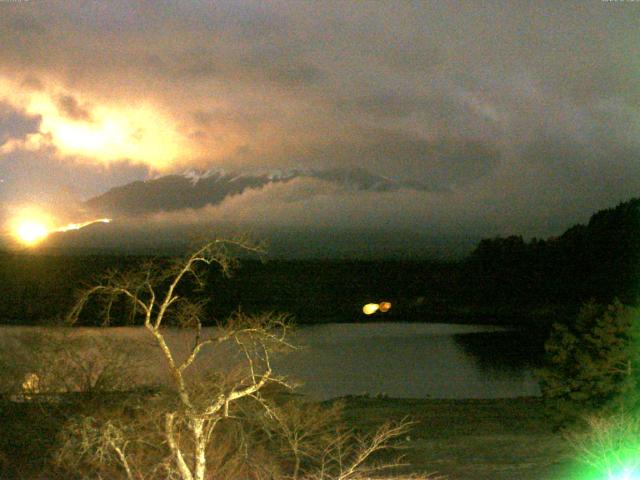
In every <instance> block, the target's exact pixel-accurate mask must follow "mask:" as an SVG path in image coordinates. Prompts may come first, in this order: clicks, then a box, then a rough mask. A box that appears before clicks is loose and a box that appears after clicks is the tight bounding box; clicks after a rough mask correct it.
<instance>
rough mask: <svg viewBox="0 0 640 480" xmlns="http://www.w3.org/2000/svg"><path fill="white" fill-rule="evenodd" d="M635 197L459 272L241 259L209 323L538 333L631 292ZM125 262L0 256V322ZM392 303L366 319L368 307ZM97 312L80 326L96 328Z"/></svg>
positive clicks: (57, 310) (637, 271)
mask: <svg viewBox="0 0 640 480" xmlns="http://www.w3.org/2000/svg"><path fill="white" fill-rule="evenodd" d="M639 209H640V199H633V200H630V201H628V202H625V203H621V204H620V205H618V206H617V207H615V208H611V209H607V210H602V211H599V212H597V213H596V214H594V215H593V216H592V217H591V219H590V220H589V222H588V224H587V225H576V226H573V227H571V228H569V229H568V230H567V231H566V232H565V233H564V234H562V235H561V236H559V237H554V238H548V239H535V238H534V239H532V240H530V241H525V240H524V239H523V238H522V237H521V236H510V237H506V238H494V239H485V240H482V241H481V242H480V243H479V245H478V246H477V248H476V249H475V250H474V251H473V252H472V253H471V255H470V256H469V257H468V258H466V259H465V260H463V261H460V262H453V261H450V262H442V261H424V260H421V261H406V260H378V261H362V260H291V261H286V260H274V261H268V262H266V263H263V262H260V261H258V260H252V259H249V260H245V261H243V262H242V264H241V266H240V268H239V269H238V270H237V271H236V272H235V274H234V275H233V276H232V277H231V278H229V279H226V278H222V277H220V276H219V275H214V274H213V273H215V272H212V275H211V279H210V280H211V283H210V285H209V286H208V287H207V290H205V291H202V292H200V295H201V296H202V298H203V299H206V300H207V301H208V307H207V308H208V314H209V318H210V319H211V321H212V322H213V321H216V320H223V319H224V318H225V317H226V316H227V315H228V314H229V313H231V312H232V311H233V310H235V309H237V308H238V307H240V308H242V309H243V310H245V311H248V312H255V311H265V310H277V311H284V312H289V313H291V314H292V315H293V316H294V317H295V319H296V321H297V322H298V323H314V322H350V321H365V320H389V321H392V320H401V321H431V322H465V323H503V324H513V325H522V326H535V327H546V326H548V325H549V324H550V323H551V322H553V321H555V320H558V319H562V318H570V317H571V316H572V315H574V314H575V312H576V311H577V310H578V308H579V306H580V305H581V304H582V303H583V302H585V301H587V300H591V299H593V300H596V301H599V302H602V303H608V302H610V301H611V300H612V299H613V298H615V297H617V298H619V299H620V300H622V301H623V302H624V303H630V304H631V303H635V301H636V298H637V295H638V288H639V286H640V282H639V280H640V278H639V277H640V211H639ZM145 260H147V259H145V258H142V257H126V256H108V255H104V256H99V255H98V256H51V255H38V254H26V253H6V252H5V253H3V254H2V255H1V256H0V282H1V283H0V295H1V296H2V298H3V301H2V302H1V303H0V321H1V322H2V323H4V324H23V325H24V324H39V323H46V322H47V321H51V320H55V319H56V318H59V317H61V316H62V315H63V314H64V312H65V311H66V310H67V309H68V308H69V306H70V304H71V302H72V301H73V299H74V298H75V297H74V292H75V291H77V290H78V289H79V288H82V286H88V285H91V284H93V283H95V281H96V278H97V277H98V276H99V274H100V273H102V272H104V271H106V270H108V269H119V270H123V269H127V268H135V267H136V265H139V264H141V263H142V262H143V261H145ZM383 300H388V301H390V302H392V305H393V306H392V308H391V310H390V311H389V312H388V313H385V314H381V313H377V314H375V315H373V316H370V317H366V316H365V315H364V314H363V313H362V311H361V308H362V306H363V305H364V304H365V303H368V302H380V301H383ZM127 308H128V305H127V304H125V303H122V304H117V303H116V304H114V305H112V306H111V317H112V323H115V324H126V323H127V322H131V321H133V320H134V319H133V318H132V317H131V316H130V315H128V314H127V313H126V310H127ZM98 316H99V312H98V311H94V312H90V313H89V314H88V315H87V316H85V318H84V319H83V321H84V322H85V323H86V324H95V323H98Z"/></svg>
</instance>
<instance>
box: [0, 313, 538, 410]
mask: <svg viewBox="0 0 640 480" xmlns="http://www.w3.org/2000/svg"><path fill="white" fill-rule="evenodd" d="M40 330H43V329H40ZM37 331H38V329H33V328H32V329H30V328H27V327H15V328H12V327H6V328H2V329H0V343H1V342H2V341H3V340H4V338H6V336H7V332H14V333H15V332H31V334H33V333H34V332H37ZM71 332H72V333H71V335H73V336H88V337H96V336H98V337H102V336H104V337H109V338H112V339H114V340H115V343H116V344H117V345H118V348H122V349H123V351H126V355H127V358H128V359H130V362H131V364H132V365H136V371H137V372H138V374H139V376H138V381H140V382H143V383H144V382H154V381H165V380H166V376H165V374H166V371H165V370H164V368H163V366H164V359H163V358H162V357H161V355H160V352H159V350H158V348H157V347H156V346H155V344H154V343H153V341H152V340H151V338H150V336H149V334H148V332H146V331H145V330H144V329H143V328H136V327H127V328H111V329H99V328H80V329H73V330H72V331H71ZM167 337H168V341H169V343H170V345H171V346H172V348H173V349H174V351H175V353H176V356H177V358H178V359H179V358H180V357H184V356H185V355H186V354H187V350H188V348H189V346H190V345H191V344H192V337H191V334H190V332H188V331H185V330H174V331H169V332H168V333H167ZM526 340H527V336H526V335H524V336H523V335H522V334H518V332H513V331H509V330H506V329H504V328H501V327H494V326H477V325H474V326H471V325H453V324H416V323H350V324H349V323H347V324H325V325H316V326H300V327H298V328H297V330H295V331H294V333H293V334H292V337H291V341H292V343H294V344H296V345H301V346H302V347H301V348H300V349H298V350H296V351H294V352H292V353H289V354H287V355H284V356H281V357H277V358H276V359H275V361H274V362H273V363H274V370H276V373H279V374H282V375H286V376H288V377H290V378H292V379H293V380H295V381H298V382H300V383H302V386H301V388H300V390H301V392H303V393H306V394H309V395H312V396H314V397H317V398H320V399H327V398H333V397H338V396H343V395H362V394H369V395H372V396H373V395H378V394H385V395H388V396H390V397H403V398H427V397H431V398H499V397H517V396H529V395H539V394H540V391H539V388H538V385H537V380H536V378H535V376H534V374H533V371H534V365H533V363H532V362H531V361H530V360H531V359H530V358H529V357H530V356H531V355H530V351H527V349H524V351H525V354H524V355H523V354H522V351H523V349H522V348H520V347H521V346H522V344H523V343H526ZM203 352H204V350H203ZM228 358H230V354H229V352H228V351H227V352H225V351H222V352H220V351H218V353H217V354H213V353H211V352H205V355H203V356H202V358H201V359H200V360H199V370H207V369H215V368H219V367H220V366H221V365H224V364H225V362H226V361H227V360H228ZM137 365H142V366H143V367H142V368H141V369H138V368H137ZM163 376H165V380H163Z"/></svg>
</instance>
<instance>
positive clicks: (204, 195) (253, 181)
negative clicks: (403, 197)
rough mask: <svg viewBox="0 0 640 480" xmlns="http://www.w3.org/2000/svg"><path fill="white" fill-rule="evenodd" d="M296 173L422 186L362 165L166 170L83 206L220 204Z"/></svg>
mask: <svg viewBox="0 0 640 480" xmlns="http://www.w3.org/2000/svg"><path fill="white" fill-rule="evenodd" d="M298 178H312V179H316V180H320V181H324V182H329V183H333V184H338V185H340V186H341V187H344V188H345V189H348V190H362V191H376V192H385V191H394V190H399V189H400V188H412V189H418V190H422V189H424V186H422V185H421V184H418V183H415V182H400V181H396V180H393V179H390V178H387V177H384V176H382V175H377V174H374V173H371V172H369V171H367V170H365V169H363V168H333V169H326V170H312V169H289V170H273V171H255V172H244V173H238V172H226V171H225V170H221V169H215V170H209V171H206V172H199V171H196V170H189V171H187V172H185V173H183V174H182V175H167V176H163V177H159V178H156V179H152V180H146V181H137V182H133V183H129V184H127V185H123V186H120V187H116V188H112V189H111V190H109V191H107V192H106V193H104V194H102V195H99V196H97V197H94V198H92V199H90V200H88V201H87V202H86V205H87V206H88V207H89V208H90V209H92V210H94V211H97V212H101V213H103V214H108V215H114V214H125V215H142V214H147V213H154V212H159V211H173V210H181V209H185V208H201V207H204V206H206V205H216V204H218V203H221V202H222V201H223V200H224V199H225V198H227V197H229V196H232V195H239V194H241V193H242V192H244V191H245V190H249V189H257V188H263V187H264V186H266V185H268V184H272V183H282V182H290V181H292V180H294V179H298Z"/></svg>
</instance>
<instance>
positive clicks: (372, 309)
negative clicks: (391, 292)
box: [362, 303, 380, 315]
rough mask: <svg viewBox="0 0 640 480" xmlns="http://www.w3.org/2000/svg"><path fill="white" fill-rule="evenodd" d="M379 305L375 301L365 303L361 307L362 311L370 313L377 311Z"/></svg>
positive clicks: (366, 313)
mask: <svg viewBox="0 0 640 480" xmlns="http://www.w3.org/2000/svg"><path fill="white" fill-rule="evenodd" d="M379 308H380V305H378V304H377V303H367V304H366V305H365V306H364V307H362V312H363V313H364V314H365V315H372V314H374V313H376V312H377V311H378V309H379Z"/></svg>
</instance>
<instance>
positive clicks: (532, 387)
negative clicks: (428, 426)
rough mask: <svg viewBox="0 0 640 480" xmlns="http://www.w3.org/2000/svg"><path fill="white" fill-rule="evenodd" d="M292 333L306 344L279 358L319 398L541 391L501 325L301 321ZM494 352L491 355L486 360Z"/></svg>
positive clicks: (475, 395)
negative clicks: (494, 359)
mask: <svg viewBox="0 0 640 480" xmlns="http://www.w3.org/2000/svg"><path fill="white" fill-rule="evenodd" d="M512 334H513V335H512ZM512 337H513V341H510V340H511V338H512ZM294 340H295V341H296V342H297V343H298V344H302V345H305V346H306V348H303V349H301V350H298V351H296V352H293V353H290V354H288V355H287V357H286V359H282V360H281V361H279V362H277V364H278V366H279V367H280V368H282V370H283V371H284V372H285V373H287V374H289V375H290V376H292V377H294V378H297V379H300V380H301V381H303V382H304V385H303V386H302V391H304V392H306V393H309V394H313V395H315V396H318V397H321V398H331V397H337V396H342V395H359V394H370V395H377V394H386V395H388V396H390V397H404V398H426V397H432V398H499V397H517V396H525V395H539V394H540V390H539V387H538V384H537V379H536V378H535V376H534V374H533V370H534V367H533V365H532V363H530V362H529V361H528V360H529V359H526V358H525V359H523V358H521V357H519V356H518V355H517V352H519V349H518V344H517V342H520V341H521V340H522V339H521V338H520V336H518V335H516V334H515V333H514V332H509V331H505V329H504V328H501V327H493V326H477V325H474V326H471V325H452V324H415V323H410V324H407V323H405V324H402V323H393V324H391V323H366V324H363V323H361V324H355V323H352V324H327V325H317V326H306V327H300V328H299V329H298V331H297V332H296V334H295V339H294ZM509 349H512V350H513V352H514V356H510V355H509V352H506V359H507V361H504V360H505V350H509ZM498 350H499V351H500V352H498ZM492 354H495V358H496V361H495V362H492V361H491V359H492Z"/></svg>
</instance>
